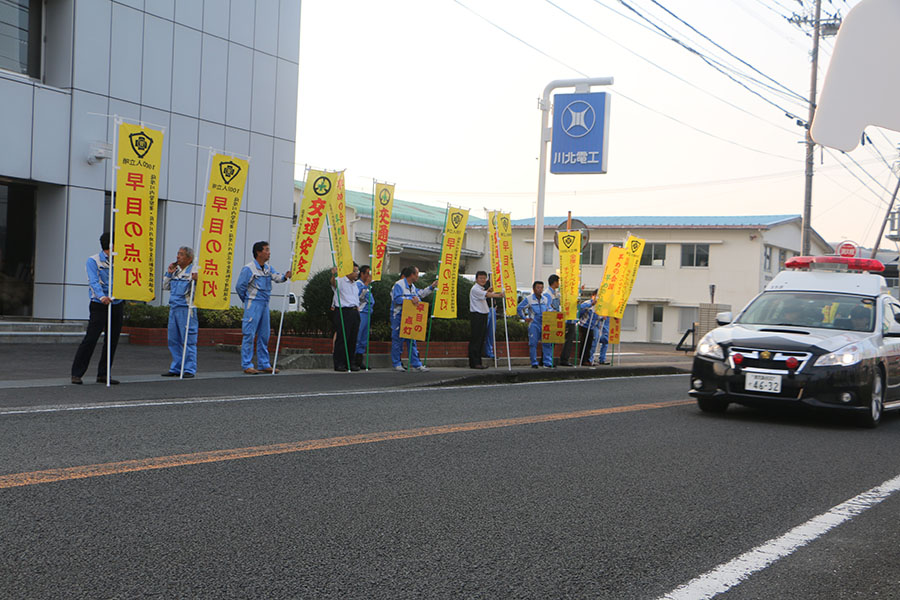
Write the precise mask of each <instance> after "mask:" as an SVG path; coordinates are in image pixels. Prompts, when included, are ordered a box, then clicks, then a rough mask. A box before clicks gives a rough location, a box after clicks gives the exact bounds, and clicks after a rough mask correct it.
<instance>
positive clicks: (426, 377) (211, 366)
mask: <svg viewBox="0 0 900 600" xmlns="http://www.w3.org/2000/svg"><path fill="white" fill-rule="evenodd" d="M101 342H102V338H101ZM76 348H77V344H20V345H14V344H2V345H0V360H2V363H0V364H3V365H6V370H5V371H4V373H3V375H2V376H0V389H15V388H42V387H54V386H62V385H66V386H71V385H72V384H71V382H70V372H71V371H70V370H71V366H72V359H73V357H74V356H75V350H76ZM197 355H198V356H197V362H198V365H199V370H198V373H197V377H196V379H199V380H204V379H217V380H220V379H229V378H242V379H251V378H253V379H255V378H261V377H266V376H265V375H257V376H252V377H251V376H249V375H245V374H244V373H243V372H242V369H241V360H240V355H239V354H237V353H235V352H223V351H219V350H217V349H215V348H208V347H206V348H204V347H200V348H198V349H197ZM289 356H291V355H287V354H284V355H281V356H279V359H278V361H279V365H285V363H287V365H288V368H285V369H284V370H283V371H282V373H281V374H280V376H291V375H295V376H296V375H301V376H303V375H313V374H318V375H320V376H321V375H326V374H327V375H329V376H330V377H329V378H330V379H332V380H333V376H334V375H335V373H334V371H333V370H332V368H331V356H330V355H294V356H302V357H309V358H310V359H312V360H313V362H314V363H315V364H314V365H313V364H310V365H309V366H315V367H317V368H303V369H296V368H290V367H289V365H290V364H291V362H294V363H295V364H296V363H297V361H291V360H289ZM99 358H100V344H98V347H97V349H96V351H95V352H94V356H93V358H92V360H91V365H90V367H89V369H88V372H87V373H85V376H84V382H85V385H96V383H95V378H96V373H97V364H98V362H99ZM371 358H372V363H371V364H372V365H373V366H374V367H375V368H374V369H373V370H372V371H371V372H369V373H363V374H362V376H370V375H378V378H377V379H378V380H379V381H381V380H383V383H385V384H392V385H414V384H417V385H422V384H425V385H428V384H446V383H448V382H450V381H451V380H452V381H457V382H469V381H471V382H473V383H474V382H479V383H485V382H489V381H497V382H498V383H499V382H508V381H510V376H511V372H510V370H509V369H508V368H507V364H506V360H505V359H502V360H498V364H497V368H494V361H493V360H492V359H484V364H486V365H489V367H490V368H489V369H486V370H484V371H475V370H472V369H468V368H467V363H466V359H464V358H463V359H455V358H444V359H429V361H428V366H429V367H430V368H431V371H430V372H429V373H400V372H395V371H391V370H390V369H389V368H387V365H388V364H389V360H388V357H387V356H383V355H378V356H373V357H371ZM616 359H617V361H616V365H615V366H601V367H596V368H587V367H579V368H566V367H559V368H556V369H544V368H541V369H531V368H530V367H529V364H528V360H527V359H522V358H518V359H517V358H514V359H513V365H512V374H514V375H515V377H516V378H517V379H516V380H519V381H528V380H546V379H574V378H581V377H608V376H620V375H635V374H652V373H662V372H668V373H672V372H678V370H690V366H691V360H692V357H691V355H689V354H688V355H686V354H684V353H683V352H676V351H675V350H674V348H673V347H672V346H667V345H662V344H638V343H632V344H622V345H621V347H620V353H619V354H617V356H616ZM170 361H171V356H170V354H169V352H168V350H167V349H166V348H164V347H159V346H136V345H135V346H132V345H129V344H122V345H120V346H119V347H118V349H117V351H116V361H115V364H114V365H113V369H112V375H113V377H114V378H115V379H118V380H119V381H121V382H122V383H123V384H124V383H133V382H158V381H171V379H167V378H164V377H161V376H160V374H161V373H163V372H165V371H167V370H168V367H169V362H170ZM306 362H307V364H309V361H306ZM404 364H406V360H405V359H404ZM354 375H356V374H354ZM269 377H271V375H270V376H269ZM412 377H415V379H414V380H413V379H412ZM310 379H318V378H312V377H311V378H310ZM373 383H374V382H373ZM73 387H76V386H73ZM315 387H319V386H315Z"/></svg>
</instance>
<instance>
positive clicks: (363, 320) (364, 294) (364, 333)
mask: <svg viewBox="0 0 900 600" xmlns="http://www.w3.org/2000/svg"><path fill="white" fill-rule="evenodd" d="M371 283H372V269H371V268H370V267H369V265H363V266H361V267H360V268H359V279H357V280H356V287H357V289H358V290H359V335H358V336H357V340H356V355H355V361H356V366H357V367H359V368H360V369H363V370H366V371H368V370H369V365H368V363H367V361H366V355H367V354H368V351H369V324H370V323H371V321H372V311H373V310H374V309H375V297H374V296H373V295H372V290H371V289H370V287H369V284H371Z"/></svg>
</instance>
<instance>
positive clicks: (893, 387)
mask: <svg viewBox="0 0 900 600" xmlns="http://www.w3.org/2000/svg"><path fill="white" fill-rule="evenodd" d="M881 304H882V313H881V352H882V355H883V356H884V359H885V364H886V367H887V368H886V371H887V381H886V382H885V384H886V387H887V389H886V390H885V392H886V393H885V395H886V396H887V397H888V398H898V397H900V338H894V337H887V332H888V331H889V330H890V328H891V325H892V324H894V323H897V322H898V321H897V316H898V315H900V305H898V304H897V303H896V302H894V301H893V300H892V299H890V298H882V302H881Z"/></svg>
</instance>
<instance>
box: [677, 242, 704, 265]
mask: <svg viewBox="0 0 900 600" xmlns="http://www.w3.org/2000/svg"><path fill="white" fill-rule="evenodd" d="M681 266H682V267H708V266H709V244H682V245H681Z"/></svg>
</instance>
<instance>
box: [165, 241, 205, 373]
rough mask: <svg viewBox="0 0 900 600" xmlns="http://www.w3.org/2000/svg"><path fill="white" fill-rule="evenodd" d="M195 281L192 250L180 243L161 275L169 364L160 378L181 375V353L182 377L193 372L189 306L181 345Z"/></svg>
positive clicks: (193, 321) (194, 344) (193, 329)
mask: <svg viewBox="0 0 900 600" xmlns="http://www.w3.org/2000/svg"><path fill="white" fill-rule="evenodd" d="M196 280H197V273H195V272H194V249H193V248H190V247H188V246H182V247H181V248H179V249H178V254H177V255H176V257H175V262H173V263H172V264H170V265H169V268H168V269H167V270H166V273H165V274H164V275H163V285H162V287H163V289H164V290H169V340H168V341H169V352H170V353H171V354H172V364H171V365H169V370H168V371H166V372H165V373H163V374H162V376H163V377H178V376H179V375H181V357H182V354H183V355H184V378H185V379H190V378H191V377H193V376H194V374H195V373H196V372H197V311H196V310H194V309H191V315H190V329H189V330H188V336H187V350H185V347H184V330H185V328H186V327H188V322H187V321H188V305H189V304H190V302H191V287H192V286H191V282H192V281H196Z"/></svg>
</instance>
